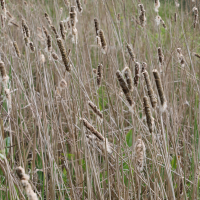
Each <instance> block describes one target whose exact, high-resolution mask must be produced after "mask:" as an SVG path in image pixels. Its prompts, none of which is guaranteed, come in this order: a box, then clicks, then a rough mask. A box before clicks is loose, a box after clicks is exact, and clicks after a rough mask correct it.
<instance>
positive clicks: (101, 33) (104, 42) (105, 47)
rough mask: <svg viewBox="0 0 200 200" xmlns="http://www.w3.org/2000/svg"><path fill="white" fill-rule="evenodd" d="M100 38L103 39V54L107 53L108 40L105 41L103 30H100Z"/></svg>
mask: <svg viewBox="0 0 200 200" xmlns="http://www.w3.org/2000/svg"><path fill="white" fill-rule="evenodd" d="M99 37H100V39H101V46H102V50H103V53H106V51H107V43H106V39H105V36H104V32H103V30H102V29H100V30H99Z"/></svg>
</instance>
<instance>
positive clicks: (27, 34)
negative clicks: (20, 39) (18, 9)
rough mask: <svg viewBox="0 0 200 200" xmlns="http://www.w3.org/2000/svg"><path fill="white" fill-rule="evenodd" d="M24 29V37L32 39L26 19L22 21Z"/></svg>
mask: <svg viewBox="0 0 200 200" xmlns="http://www.w3.org/2000/svg"><path fill="white" fill-rule="evenodd" d="M22 29H23V32H24V36H26V37H28V38H29V37H30V30H29V28H28V26H27V24H26V22H25V20H24V19H22Z"/></svg>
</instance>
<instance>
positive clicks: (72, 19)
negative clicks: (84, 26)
mask: <svg viewBox="0 0 200 200" xmlns="http://www.w3.org/2000/svg"><path fill="white" fill-rule="evenodd" d="M69 17H70V22H71V26H72V27H75V26H76V21H77V13H76V7H75V6H71V11H70V13H69Z"/></svg>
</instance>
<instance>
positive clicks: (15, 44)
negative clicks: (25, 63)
mask: <svg viewBox="0 0 200 200" xmlns="http://www.w3.org/2000/svg"><path fill="white" fill-rule="evenodd" d="M13 46H14V48H15V52H16V54H17V56H18V57H19V58H20V57H21V54H20V51H19V48H18V45H17V42H16V41H14V42H13Z"/></svg>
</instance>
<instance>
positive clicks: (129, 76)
mask: <svg viewBox="0 0 200 200" xmlns="http://www.w3.org/2000/svg"><path fill="white" fill-rule="evenodd" d="M123 74H124V76H125V79H126V83H127V85H128V89H129V91H133V79H132V74H131V70H130V69H129V67H125V68H124V70H123Z"/></svg>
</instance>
